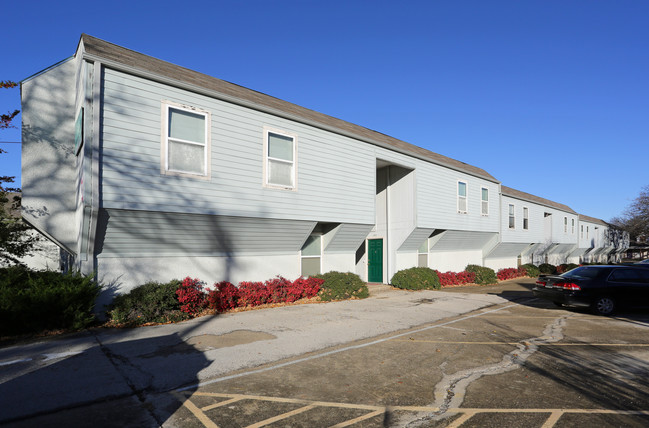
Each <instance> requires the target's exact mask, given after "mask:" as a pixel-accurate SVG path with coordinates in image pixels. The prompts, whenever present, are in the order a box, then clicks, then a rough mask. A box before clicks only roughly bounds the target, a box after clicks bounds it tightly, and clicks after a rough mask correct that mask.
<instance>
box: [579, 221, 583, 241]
mask: <svg viewBox="0 0 649 428" xmlns="http://www.w3.org/2000/svg"><path fill="white" fill-rule="evenodd" d="M579 228H580V229H581V230H580V232H581V239H584V225H583V224H582V225H581V226H580V227H579Z"/></svg>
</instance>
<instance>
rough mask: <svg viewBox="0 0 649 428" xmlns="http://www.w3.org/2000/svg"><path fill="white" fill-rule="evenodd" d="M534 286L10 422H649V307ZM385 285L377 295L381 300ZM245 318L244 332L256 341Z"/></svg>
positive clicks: (471, 291)
mask: <svg viewBox="0 0 649 428" xmlns="http://www.w3.org/2000/svg"><path fill="white" fill-rule="evenodd" d="M532 283H533V281H532V280H529V279H527V280H521V281H509V282H507V283H504V284H501V285H499V286H494V287H480V288H477V287H471V288H461V289H451V290H446V292H445V294H444V296H451V297H452V295H451V294H450V293H458V294H457V295H458V296H461V297H462V298H467V299H471V298H479V297H480V296H477V295H480V294H482V295H484V296H485V299H487V298H489V299H491V298H492V297H493V296H498V297H499V298H498V299H497V300H494V302H495V303H492V304H488V305H484V306H483V307H481V308H479V309H477V310H472V311H467V312H464V313H460V314H457V315H450V316H445V317H442V318H440V319H437V320H435V321H433V322H429V323H423V324H419V325H415V326H412V327H410V328H406V329H400V330H397V331H391V332H389V333H386V334H381V335H378V336H373V337H368V338H365V339H361V340H353V341H348V342H345V343H341V344H338V345H336V346H330V347H324V348H322V349H318V350H316V351H312V352H307V353H302V354H299V355H294V356H292V357H290V358H284V359H279V360H276V361H272V362H268V363H266V364H262V365H256V366H254V367H247V368H244V369H240V370H232V371H227V372H225V371H224V372H221V373H219V374H217V375H214V376H209V377H204V378H201V379H198V380H197V382H196V383H194V384H188V385H185V386H184V387H181V388H173V389H169V390H164V388H159V389H158V390H154V389H150V390H146V389H144V390H143V389H140V390H135V393H133V394H132V395H131V396H120V398H118V399H110V398H107V399H106V400H104V401H97V402H94V403H92V404H91V405H83V406H70V407H69V408H66V409H60V410H59V411H56V412H51V413H48V414H43V415H39V416H35V417H28V418H21V419H19V420H13V421H11V424H10V425H11V426H61V425H70V424H71V423H73V422H75V421H76V422H77V423H76V424H74V425H75V426H118V425H119V426H156V425H163V426H169V427H261V426H268V427H321V426H323V427H324V426H337V427H344V426H352V427H361V428H362V427H383V426H395V427H402V426H408V427H446V426H452V427H456V426H457V427H459V426H461V427H490V426H493V427H502V426H525V427H568V426H570V427H574V426H584V427H592V426H598V427H599V426H602V427H605V426H647V425H649V386H648V385H647V383H646V379H647V376H648V375H649V335H647V332H648V331H649V313H647V312H635V313H622V314H618V315H617V316H615V317H600V316H595V315H591V314H590V313H588V312H585V311H576V310H567V309H564V308H557V307H554V306H553V305H551V304H548V303H546V302H543V301H540V300H536V299H534V298H533V296H531V293H530V292H529V288H530V287H531V284H532ZM389 293H390V292H389V291H388V292H386V293H385V294H384V295H382V296H375V297H374V298H377V299H382V298H385V299H389V298H390V297H389V296H390V294H389ZM431 293H432V294H431ZM422 296H425V297H422ZM435 296H436V295H435V294H434V292H427V293H424V294H417V293H412V294H410V295H409V296H408V298H409V299H410V300H409V301H410V302H411V303H412V308H415V307H416V308H417V310H425V308H426V307H427V306H430V307H431V308H433V307H435V304H439V302H436V297H435ZM440 296H441V294H440ZM446 298H448V297H445V299H446ZM485 301H486V300H485ZM323 306H326V305H323ZM422 308H423V309H422ZM413 310H415V309H413ZM353 325H354V324H353V322H352V323H349V324H348V328H353ZM249 327H250V326H248V328H247V329H245V330H242V331H245V332H247V333H245V334H244V336H245V335H246V334H247V335H248V336H246V337H248V339H249V340H253V341H254V340H262V339H260V338H257V337H256V336H255V334H258V332H257V333H255V331H254V330H255V329H254V328H249ZM238 334H243V333H241V332H240V333H238ZM195 337H199V336H195ZM230 339H233V340H234V339H235V338H232V337H229V339H227V340H230ZM200 340H208V338H207V336H201V339H200ZM218 340H221V341H223V340H226V338H225V337H223V336H221V337H220V338H219V339H218ZM237 340H241V337H238V338H236V340H234V341H233V342H232V343H233V345H232V347H233V349H235V348H236V346H235V345H236V343H238V342H237ZM260 343H261V342H260ZM214 344H215V343H212V345H214ZM205 345H206V344H201V343H200V342H199V341H197V340H195V341H194V343H193V346H194V347H200V346H205ZM224 346H225V345H224ZM192 355H194V354H192V353H189V352H188V353H187V358H192ZM110 415H113V416H110ZM93 418H94V419H93ZM102 418H103V419H102Z"/></svg>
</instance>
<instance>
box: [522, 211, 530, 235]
mask: <svg viewBox="0 0 649 428" xmlns="http://www.w3.org/2000/svg"><path fill="white" fill-rule="evenodd" d="M528 219H529V210H528V209H527V207H523V230H527V229H529V220H528Z"/></svg>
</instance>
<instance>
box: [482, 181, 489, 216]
mask: <svg viewBox="0 0 649 428" xmlns="http://www.w3.org/2000/svg"><path fill="white" fill-rule="evenodd" d="M481 212H482V215H489V189H487V188H485V187H483V188H482V211H481Z"/></svg>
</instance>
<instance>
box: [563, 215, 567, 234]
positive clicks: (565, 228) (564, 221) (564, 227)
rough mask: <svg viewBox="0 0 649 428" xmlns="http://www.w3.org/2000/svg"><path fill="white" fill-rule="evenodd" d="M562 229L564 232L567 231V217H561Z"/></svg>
mask: <svg viewBox="0 0 649 428" xmlns="http://www.w3.org/2000/svg"><path fill="white" fill-rule="evenodd" d="M563 231H564V233H568V217H564V218H563Z"/></svg>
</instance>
